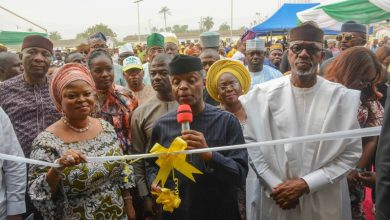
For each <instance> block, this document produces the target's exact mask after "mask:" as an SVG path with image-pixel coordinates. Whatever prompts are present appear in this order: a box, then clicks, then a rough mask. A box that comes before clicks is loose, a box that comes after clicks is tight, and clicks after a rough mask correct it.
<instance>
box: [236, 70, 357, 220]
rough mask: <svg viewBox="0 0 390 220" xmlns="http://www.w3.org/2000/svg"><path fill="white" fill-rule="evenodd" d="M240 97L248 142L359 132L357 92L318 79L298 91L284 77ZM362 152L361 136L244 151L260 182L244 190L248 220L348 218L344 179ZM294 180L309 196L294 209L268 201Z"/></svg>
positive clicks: (332, 219)
mask: <svg viewBox="0 0 390 220" xmlns="http://www.w3.org/2000/svg"><path fill="white" fill-rule="evenodd" d="M239 99H240V101H241V103H242V105H243V107H244V109H245V111H246V113H247V124H246V127H245V130H244V136H245V140H246V141H247V142H260V141H268V140H277V139H284V138H290V137H299V136H305V135H314V134H321V133H329V132H336V131H343V130H351V129H357V128H360V126H359V123H358V120H357V112H358V107H359V105H360V92H359V91H355V90H350V89H347V88H345V87H344V86H342V85H340V84H336V83H332V82H329V81H327V80H325V79H323V78H321V77H317V83H316V84H315V85H314V86H313V87H311V88H296V87H294V86H292V85H291V82H290V76H285V77H282V78H278V79H275V80H272V81H269V82H265V83H262V84H258V85H256V86H255V87H254V89H253V90H251V91H250V92H249V93H248V94H247V95H244V96H241V97H240V98H239ZM361 150H362V143H361V139H360V138H355V139H348V140H330V141H321V142H307V143H298V144H285V145H276V146H260V147H259V148H250V149H248V154H249V155H250V158H251V160H252V161H253V163H254V165H255V168H256V171H257V173H259V175H260V181H261V183H262V185H260V184H254V185H253V187H254V188H247V195H250V196H248V197H247V204H249V205H250V208H249V214H248V219H253V220H255V219H261V220H265V219H278V220H287V219H289V220H290V219H291V220H295V219H296V220H298V219H302V220H311V219H316V220H328V219H331V220H348V219H350V218H351V209H350V199H349V195H348V186H347V182H346V178H345V176H346V174H347V173H348V172H349V171H350V169H352V168H353V167H355V166H356V163H357V161H358V160H359V158H360V155H361ZM298 178H302V179H304V180H305V181H306V183H307V184H308V186H309V189H310V193H309V194H305V195H303V196H301V197H300V199H299V205H298V206H297V207H296V208H294V209H291V210H282V209H280V208H279V207H278V206H277V205H276V203H275V201H274V200H273V199H271V198H269V196H268V193H269V192H270V189H272V188H273V187H275V186H276V185H277V184H279V183H282V182H284V181H286V180H288V179H298ZM264 189H265V190H264Z"/></svg>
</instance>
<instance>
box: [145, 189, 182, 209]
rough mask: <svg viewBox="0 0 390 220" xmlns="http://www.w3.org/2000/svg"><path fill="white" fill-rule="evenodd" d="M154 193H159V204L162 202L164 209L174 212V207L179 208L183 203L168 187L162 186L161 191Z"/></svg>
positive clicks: (157, 200)
mask: <svg viewBox="0 0 390 220" xmlns="http://www.w3.org/2000/svg"><path fill="white" fill-rule="evenodd" d="M152 194H154V195H157V199H156V202H157V204H162V205H163V210H164V211H167V212H171V213H173V209H176V208H178V207H179V205H180V203H181V199H180V198H179V196H178V195H177V194H175V193H174V192H172V191H171V190H170V189H167V188H161V192H152Z"/></svg>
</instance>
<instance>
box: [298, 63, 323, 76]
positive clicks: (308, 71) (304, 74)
mask: <svg viewBox="0 0 390 220" xmlns="http://www.w3.org/2000/svg"><path fill="white" fill-rule="evenodd" d="M314 68H317V69H318V71H319V69H320V64H318V66H317V67H314V66H313V67H311V68H310V69H309V70H307V71H304V72H303V71H300V70H297V71H296V73H297V75H298V76H309V75H312V74H313V73H314V72H315V71H314Z"/></svg>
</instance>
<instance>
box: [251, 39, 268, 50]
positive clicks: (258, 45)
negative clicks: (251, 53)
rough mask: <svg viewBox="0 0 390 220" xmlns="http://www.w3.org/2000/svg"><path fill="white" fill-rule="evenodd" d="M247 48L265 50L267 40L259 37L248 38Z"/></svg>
mask: <svg viewBox="0 0 390 220" xmlns="http://www.w3.org/2000/svg"><path fill="white" fill-rule="evenodd" d="M246 50H265V41H264V40H263V39H259V38H255V39H253V40H247V41H246Z"/></svg>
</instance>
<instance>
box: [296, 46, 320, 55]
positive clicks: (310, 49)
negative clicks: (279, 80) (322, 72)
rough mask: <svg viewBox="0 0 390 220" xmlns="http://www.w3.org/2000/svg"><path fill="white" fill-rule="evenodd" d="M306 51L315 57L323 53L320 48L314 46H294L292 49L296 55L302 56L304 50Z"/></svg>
mask: <svg viewBox="0 0 390 220" xmlns="http://www.w3.org/2000/svg"><path fill="white" fill-rule="evenodd" d="M304 49H305V50H306V51H307V52H308V53H309V54H310V55H315V54H317V53H318V52H320V51H321V49H320V48H318V47H317V46H315V45H314V44H294V45H292V46H291V47H290V50H291V51H292V52H293V53H295V54H300V53H301V52H302V51H303V50H304Z"/></svg>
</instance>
